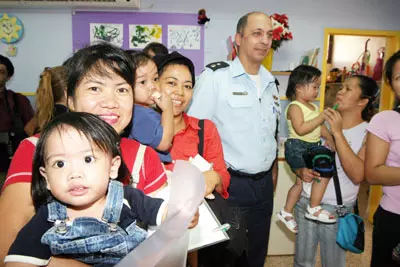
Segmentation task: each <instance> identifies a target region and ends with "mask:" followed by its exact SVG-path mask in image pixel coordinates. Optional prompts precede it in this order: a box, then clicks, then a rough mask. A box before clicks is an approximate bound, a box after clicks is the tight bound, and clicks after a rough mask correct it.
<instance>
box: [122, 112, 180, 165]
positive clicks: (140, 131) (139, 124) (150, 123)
mask: <svg viewBox="0 0 400 267" xmlns="http://www.w3.org/2000/svg"><path fill="white" fill-rule="evenodd" d="M133 114H135V115H134V116H133V125H132V130H131V132H130V134H129V138H131V139H135V140H136V141H138V142H140V143H142V144H143V145H146V146H151V147H152V148H154V149H155V150H156V151H157V153H158V156H159V157H160V160H161V161H162V162H171V161H172V159H171V155H170V154H169V153H168V151H166V152H163V151H158V150H157V147H158V146H159V145H160V143H161V139H162V137H163V134H164V130H163V127H162V125H161V115H160V114H159V113H158V112H156V111H155V110H153V109H152V108H149V107H144V106H141V105H135V106H134V111H133Z"/></svg>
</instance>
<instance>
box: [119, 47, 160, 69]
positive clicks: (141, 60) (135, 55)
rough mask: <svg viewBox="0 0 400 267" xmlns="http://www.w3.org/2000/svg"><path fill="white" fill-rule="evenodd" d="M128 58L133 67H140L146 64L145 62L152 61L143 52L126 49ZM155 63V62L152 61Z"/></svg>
mask: <svg viewBox="0 0 400 267" xmlns="http://www.w3.org/2000/svg"><path fill="white" fill-rule="evenodd" d="M126 52H127V53H128V54H129V56H130V58H131V59H132V62H133V65H134V66H135V68H136V69H137V68H139V67H142V66H144V65H146V64H147V62H149V61H151V62H154V60H153V59H152V57H151V56H149V55H148V54H146V53H144V52H137V51H134V52H133V51H126ZM154 64H155V63H154Z"/></svg>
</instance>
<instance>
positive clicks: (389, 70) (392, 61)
mask: <svg viewBox="0 0 400 267" xmlns="http://www.w3.org/2000/svg"><path fill="white" fill-rule="evenodd" d="M399 60H400V50H399V51H397V52H396V53H394V54H393V55H392V56H391V57H390V58H389V59H388V61H386V64H385V71H384V72H385V80H386V81H387V82H388V83H389V84H390V86H392V76H393V68H394V65H396V63H397V61H399Z"/></svg>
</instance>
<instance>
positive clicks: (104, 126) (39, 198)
mask: <svg viewBox="0 0 400 267" xmlns="http://www.w3.org/2000/svg"><path fill="white" fill-rule="evenodd" d="M68 127H71V128H73V129H75V130H76V131H78V132H79V133H81V134H82V135H83V136H85V137H86V138H87V139H88V140H89V141H90V142H93V143H94V144H95V145H96V146H97V147H98V148H99V149H101V150H102V151H103V152H105V153H110V154H111V156H112V157H116V156H120V157H121V166H120V167H119V170H118V178H117V180H118V181H121V180H122V179H126V178H128V177H130V173H129V170H128V168H127V167H126V165H125V163H124V161H123V159H122V155H121V149H120V141H121V138H120V136H119V134H118V133H117V132H116V131H115V130H114V128H113V127H112V126H110V125H109V124H108V123H106V122H105V121H103V120H102V119H100V118H99V117H97V116H96V115H93V114H90V113H85V112H67V113H63V114H61V115H59V116H57V117H56V118H55V119H54V120H52V121H51V122H50V123H48V124H47V125H46V126H45V128H44V130H43V131H42V133H41V136H40V138H39V141H38V143H37V145H36V149H35V155H34V159H33V167H32V187H31V195H32V199H33V204H34V206H35V208H38V207H39V206H40V205H43V204H46V203H48V202H50V201H51V200H52V195H51V192H50V191H49V190H47V187H46V185H47V183H46V180H45V178H44V177H43V176H42V175H41V174H40V171H39V168H40V167H42V166H45V155H44V151H45V147H46V143H47V140H48V139H49V137H50V135H51V134H52V133H54V132H55V131H58V132H62V131H65V130H66V129H67V128H68Z"/></svg>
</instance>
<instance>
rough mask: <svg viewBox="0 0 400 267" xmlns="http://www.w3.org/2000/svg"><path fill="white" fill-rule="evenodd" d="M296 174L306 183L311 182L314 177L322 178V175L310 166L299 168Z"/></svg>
mask: <svg viewBox="0 0 400 267" xmlns="http://www.w3.org/2000/svg"><path fill="white" fill-rule="evenodd" d="M296 175H297V176H298V177H300V179H301V180H303V182H306V183H311V182H312V181H313V180H314V179H318V180H320V179H321V175H320V174H319V173H318V172H316V171H314V170H311V169H308V168H300V169H297V170H296Z"/></svg>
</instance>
